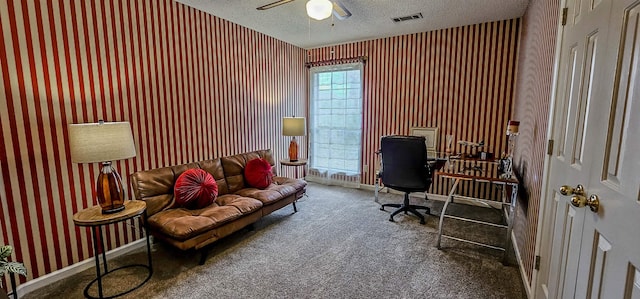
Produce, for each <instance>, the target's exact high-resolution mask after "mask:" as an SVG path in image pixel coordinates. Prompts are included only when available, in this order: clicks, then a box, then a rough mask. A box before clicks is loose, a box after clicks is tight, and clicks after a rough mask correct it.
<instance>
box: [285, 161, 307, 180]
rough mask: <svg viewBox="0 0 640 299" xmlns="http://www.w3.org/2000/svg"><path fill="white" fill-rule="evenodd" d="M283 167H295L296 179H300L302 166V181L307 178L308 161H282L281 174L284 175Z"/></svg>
mask: <svg viewBox="0 0 640 299" xmlns="http://www.w3.org/2000/svg"><path fill="white" fill-rule="evenodd" d="M283 166H293V167H295V178H296V179H297V178H298V166H302V179H304V178H305V177H307V159H298V160H296V161H291V160H289V159H282V160H280V174H282V173H283V171H282V167H283Z"/></svg>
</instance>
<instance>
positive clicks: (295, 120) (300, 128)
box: [282, 117, 307, 136]
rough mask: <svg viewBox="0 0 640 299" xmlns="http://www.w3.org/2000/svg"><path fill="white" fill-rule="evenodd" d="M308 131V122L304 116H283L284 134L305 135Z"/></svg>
mask: <svg viewBox="0 0 640 299" xmlns="http://www.w3.org/2000/svg"><path fill="white" fill-rule="evenodd" d="M306 132H307V123H306V121H305V119H304V117H284V118H282V135H284V136H304V135H306Z"/></svg>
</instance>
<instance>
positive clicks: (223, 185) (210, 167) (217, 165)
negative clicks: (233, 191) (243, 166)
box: [198, 158, 229, 195]
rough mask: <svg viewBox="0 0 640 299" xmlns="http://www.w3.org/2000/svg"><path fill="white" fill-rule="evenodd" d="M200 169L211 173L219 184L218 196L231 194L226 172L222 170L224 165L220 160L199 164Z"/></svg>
mask: <svg viewBox="0 0 640 299" xmlns="http://www.w3.org/2000/svg"><path fill="white" fill-rule="evenodd" d="M198 164H200V168H202V169H203V170H205V171H206V172H208V173H210V174H211V175H212V176H213V178H214V179H215V180H216V184H218V195H225V194H228V193H229V187H228V186H227V180H226V179H225V177H224V171H223V170H222V163H221V162H220V159H219V158H218V159H213V160H205V161H201V162H198Z"/></svg>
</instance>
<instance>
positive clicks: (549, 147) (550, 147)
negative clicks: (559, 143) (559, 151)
mask: <svg viewBox="0 0 640 299" xmlns="http://www.w3.org/2000/svg"><path fill="white" fill-rule="evenodd" d="M547 155H549V156H551V155H553V139H549V140H548V141H547Z"/></svg>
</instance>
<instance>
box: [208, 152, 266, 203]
mask: <svg viewBox="0 0 640 299" xmlns="http://www.w3.org/2000/svg"><path fill="white" fill-rule="evenodd" d="M257 158H262V159H265V160H267V162H269V164H270V165H271V166H274V165H275V161H274V160H273V154H272V153H271V150H259V151H255V152H249V153H244V154H239V155H233V156H227V157H223V158H220V161H221V162H222V169H224V175H225V178H226V179H227V186H228V188H229V193H235V192H237V191H238V190H240V189H243V188H246V187H247V186H248V184H247V183H246V181H245V179H244V168H245V166H246V165H247V162H249V161H251V160H253V159H257ZM272 168H273V167H272Z"/></svg>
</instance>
